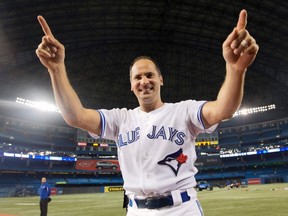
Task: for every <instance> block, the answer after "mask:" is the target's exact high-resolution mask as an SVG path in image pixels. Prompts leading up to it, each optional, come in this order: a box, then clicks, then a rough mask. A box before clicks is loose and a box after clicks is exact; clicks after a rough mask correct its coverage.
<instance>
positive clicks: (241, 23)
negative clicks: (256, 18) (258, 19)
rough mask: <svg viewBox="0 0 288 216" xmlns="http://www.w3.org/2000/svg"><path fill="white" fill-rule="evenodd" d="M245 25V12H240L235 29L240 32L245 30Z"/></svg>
mask: <svg viewBox="0 0 288 216" xmlns="http://www.w3.org/2000/svg"><path fill="white" fill-rule="evenodd" d="M246 25H247V11H246V10H242V11H241V12H240V14H239V19H238V23H237V27H236V29H237V30H238V31H239V30H242V29H245V28H246Z"/></svg>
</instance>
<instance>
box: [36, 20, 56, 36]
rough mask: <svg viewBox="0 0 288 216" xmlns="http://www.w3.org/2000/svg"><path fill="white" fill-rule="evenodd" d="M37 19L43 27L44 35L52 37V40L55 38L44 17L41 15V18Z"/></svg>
mask: <svg viewBox="0 0 288 216" xmlns="http://www.w3.org/2000/svg"><path fill="white" fill-rule="evenodd" d="M37 19H38V21H39V23H40V25H41V27H42V30H43V32H44V34H45V35H46V36H51V37H52V38H54V36H53V34H52V32H51V30H50V27H49V26H48V24H47V22H46V20H45V19H44V17H43V16H40V15H39V16H37Z"/></svg>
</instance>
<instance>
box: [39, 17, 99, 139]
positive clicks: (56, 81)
mask: <svg viewBox="0 0 288 216" xmlns="http://www.w3.org/2000/svg"><path fill="white" fill-rule="evenodd" d="M37 18H38V21H39V23H40V25H41V27H42V30H43V32H44V36H43V37H42V41H41V43H40V44H39V46H38V48H37V49H36V55H37V56H38V58H39V60H40V62H41V63H42V64H43V65H44V66H45V67H46V68H47V69H48V72H49V75H50V78H51V82H52V88H53V92H54V97H55V101H56V104H57V105H58V107H59V109H60V110H61V114H62V116H63V118H64V120H65V121H66V122H67V124H69V125H70V126H72V127H77V128H81V129H83V130H87V131H90V132H93V133H95V134H100V132H101V131H100V130H101V128H100V115H99V113H98V112H97V111H95V110H92V109H85V108H84V107H83V106H82V104H81V102H80V100H79V97H78V96H77V94H76V92H75V91H74V89H73V87H72V86H71V84H70V82H69V79H68V76H67V73H66V69H65V63H64V59H65V47H64V46H63V45H62V44H61V43H60V42H59V41H58V40H56V39H55V37H54V36H53V34H52V32H51V30H50V28H49V26H48V24H47V22H46V21H45V19H44V18H43V17H42V16H38V17H37Z"/></svg>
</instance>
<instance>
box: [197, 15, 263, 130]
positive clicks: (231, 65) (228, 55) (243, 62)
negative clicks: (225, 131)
mask: <svg viewBox="0 0 288 216" xmlns="http://www.w3.org/2000/svg"><path fill="white" fill-rule="evenodd" d="M246 25H247V12H246V10H242V11H241V12H240V14H239V19H238V23H237V25H236V27H235V28H234V29H233V31H232V32H231V34H230V35H228V37H227V39H226V40H225V41H224V43H223V46H222V49H223V57H224V59H225V61H226V77H225V80H224V83H223V85H222V87H221V89H220V91H219V93H218V96H217V99H216V100H215V101H211V102H207V103H206V104H205V105H204V107H203V109H202V116H203V121H204V124H205V127H206V128H208V127H210V126H211V125H213V124H216V123H219V122H221V121H222V120H225V119H230V118H232V116H233V114H234V113H235V112H236V111H237V109H238V108H239V107H240V105H241V102H242V98H243V92H244V79H245V74H246V71H247V68H248V67H249V66H250V65H251V64H252V62H253V61H254V59H255V57H256V55H257V52H258V50H259V46H258V45H257V43H256V41H255V39H254V38H253V37H252V36H251V35H250V34H249V32H248V31H247V30H246Z"/></svg>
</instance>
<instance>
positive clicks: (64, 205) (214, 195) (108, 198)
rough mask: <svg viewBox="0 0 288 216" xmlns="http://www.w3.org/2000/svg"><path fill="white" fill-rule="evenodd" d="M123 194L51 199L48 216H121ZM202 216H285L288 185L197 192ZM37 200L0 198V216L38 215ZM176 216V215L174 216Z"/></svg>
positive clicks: (287, 201)
mask: <svg viewBox="0 0 288 216" xmlns="http://www.w3.org/2000/svg"><path fill="white" fill-rule="evenodd" d="M122 198H123V193H122V192H111V193H97V194H75V195H57V196H52V199H53V200H52V202H51V203H50V204H49V211H48V215H49V216H53V215H54V216H68V215H69V216H76V215H77V216H92V215H93V216H95V215H96V216H124V215H125V210H124V209H122ZM198 198H199V200H200V201H201V203H202V207H203V209H204V213H205V216H218V215H219V216H223V215H225V216H227V215H228V216H230V215H231V216H260V215H261V216H287V215H288V208H287V204H288V183H283V184H268V185H255V186H249V187H248V188H239V189H230V190H228V189H227V188H223V189H218V188H215V189H214V190H213V191H201V192H198ZM39 213H40V211H39V198H38V197H26V198H0V216H4V215H5V216H8V215H9V216H10V215H11V216H12V215H13V216H14V215H15V216H33V215H39ZM175 216H177V215H175Z"/></svg>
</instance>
